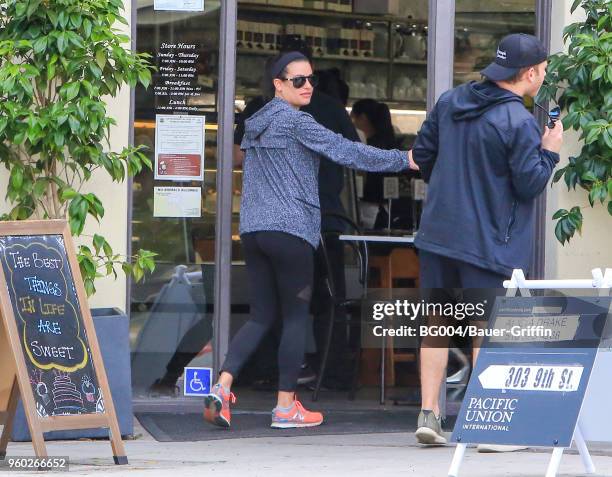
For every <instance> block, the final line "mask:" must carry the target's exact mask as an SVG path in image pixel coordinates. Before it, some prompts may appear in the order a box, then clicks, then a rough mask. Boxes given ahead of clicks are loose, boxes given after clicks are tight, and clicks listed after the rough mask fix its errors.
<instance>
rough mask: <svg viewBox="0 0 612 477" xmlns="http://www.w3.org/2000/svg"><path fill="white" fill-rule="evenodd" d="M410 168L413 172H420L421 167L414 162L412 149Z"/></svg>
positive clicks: (409, 161)
mask: <svg viewBox="0 0 612 477" xmlns="http://www.w3.org/2000/svg"><path fill="white" fill-rule="evenodd" d="M408 168H409V169H411V170H413V171H418V170H419V166H418V165H417V163H416V162H414V159H413V158H412V149H411V150H410V151H408Z"/></svg>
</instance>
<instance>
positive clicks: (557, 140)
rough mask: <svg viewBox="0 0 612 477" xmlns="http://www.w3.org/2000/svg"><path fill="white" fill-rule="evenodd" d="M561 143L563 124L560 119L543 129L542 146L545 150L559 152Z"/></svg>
mask: <svg viewBox="0 0 612 477" xmlns="http://www.w3.org/2000/svg"><path fill="white" fill-rule="evenodd" d="M562 145H563V124H562V123H561V121H557V122H556V123H555V127H554V128H552V129H549V128H548V127H546V128H545V130H544V135H543V136H542V148H543V149H546V150H547V151H552V152H556V153H557V154H559V153H560V152H561V146H562Z"/></svg>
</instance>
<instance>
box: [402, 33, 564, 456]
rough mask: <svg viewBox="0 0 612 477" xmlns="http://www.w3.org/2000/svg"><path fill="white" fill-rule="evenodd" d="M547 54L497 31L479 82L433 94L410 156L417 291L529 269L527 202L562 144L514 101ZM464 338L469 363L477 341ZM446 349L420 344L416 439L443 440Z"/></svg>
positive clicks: (469, 284) (525, 38)
mask: <svg viewBox="0 0 612 477" xmlns="http://www.w3.org/2000/svg"><path fill="white" fill-rule="evenodd" d="M547 56H548V55H547V51H546V48H545V47H544V45H543V44H542V43H541V42H540V41H539V40H538V39H537V38H536V37H534V36H532V35H527V34H511V35H508V36H506V37H504V38H503V39H502V40H501V42H500V43H499V46H498V48H497V52H496V56H495V60H494V61H493V62H492V63H491V64H490V65H489V66H487V67H486V68H485V69H484V70H483V71H482V72H481V74H482V76H483V77H484V80H483V81H481V82H470V83H468V84H464V85H461V86H458V87H456V88H454V89H452V90H450V91H447V92H446V93H444V94H442V96H441V97H440V99H439V100H438V102H437V103H436V104H435V106H434V108H433V110H432V111H431V112H430V114H429V115H428V117H427V119H426V121H425V122H424V123H423V125H422V127H421V130H420V131H419V134H418V136H417V139H416V142H415V144H414V147H413V150H412V155H413V159H414V161H415V162H416V164H417V165H418V166H419V168H420V172H421V174H422V176H423V179H424V180H425V181H426V182H427V183H428V185H429V186H428V191H427V200H426V202H425V205H424V209H423V214H422V218H421V224H420V228H419V233H418V235H417V237H416V240H415V246H416V247H417V248H418V249H419V261H420V283H421V288H422V289H423V292H424V293H425V294H427V290H429V292H430V293H431V292H432V291H433V290H434V289H435V290H436V292H435V293H436V294H443V293H444V292H443V290H449V289H464V293H465V291H466V290H465V289H486V290H487V292H486V293H492V294H493V295H495V294H496V293H497V290H498V289H501V288H503V281H504V280H505V279H508V278H509V277H510V275H511V273H512V270H513V269H515V268H520V269H522V270H525V271H528V269H529V265H530V260H531V255H532V243H533V237H534V227H535V206H536V199H537V198H538V196H539V195H540V194H541V193H542V191H544V189H545V187H546V184H547V183H548V181H549V179H550V177H551V174H552V172H553V170H554V168H555V166H556V165H557V163H558V162H559V151H560V149H561V145H562V142H563V126H562V124H561V122H560V121H559V122H557V123H556V124H554V127H546V128H545V129H544V132H543V134H542V131H541V129H540V127H539V125H538V123H537V121H536V119H535V117H534V116H533V115H532V114H531V112H530V111H528V110H527V109H526V108H525V106H524V103H523V97H524V96H528V97H530V98H535V96H536V95H537V93H538V90H539V89H540V87H541V86H542V84H543V81H544V76H545V73H546V66H547V61H546V59H547ZM549 126H550V125H549ZM440 299H442V298H440ZM463 299H464V300H466V299H467V298H465V297H464V298H463ZM429 319H430V323H431V324H438V323H440V320H441V318H437V319H436V317H429ZM447 320H448V319H447ZM446 324H448V322H446ZM472 344H473V347H474V353H473V357H474V361H475V359H476V357H477V354H478V346H479V342H478V341H476V340H475V341H473V343H472ZM447 347H448V339H446V340H444V339H441V338H431V337H426V338H424V339H423V341H422V345H421V393H422V410H421V412H420V414H419V417H418V429H417V431H416V438H417V440H418V442H420V443H421V444H437V445H439V444H444V443H446V438H445V437H444V435H443V433H442V429H441V423H440V414H441V413H440V407H439V404H438V397H439V393H440V388H441V384H442V381H443V379H444V378H445V369H446V366H447V361H448V349H447ZM483 450H485V449H483ZM486 450H515V449H514V448H508V447H504V448H503V449H502V448H499V449H486Z"/></svg>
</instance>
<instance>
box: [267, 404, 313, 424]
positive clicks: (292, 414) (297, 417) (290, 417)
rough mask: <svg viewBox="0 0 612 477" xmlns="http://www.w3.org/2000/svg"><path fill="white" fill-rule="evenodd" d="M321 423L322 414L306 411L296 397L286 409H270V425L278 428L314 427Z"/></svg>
mask: <svg viewBox="0 0 612 477" xmlns="http://www.w3.org/2000/svg"><path fill="white" fill-rule="evenodd" d="M322 423H323V414H321V413H320V412H312V411H308V410H306V409H305V408H304V406H302V403H301V402H300V401H298V400H297V399H296V400H295V401H293V405H292V406H291V408H289V410H288V411H281V410H279V409H278V408H274V409H273V410H272V426H271V427H275V428H278V429H289V428H293V427H315V426H320V425H321V424H322Z"/></svg>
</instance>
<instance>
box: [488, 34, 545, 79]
mask: <svg viewBox="0 0 612 477" xmlns="http://www.w3.org/2000/svg"><path fill="white" fill-rule="evenodd" d="M546 58H548V52H547V51H546V48H545V47H544V45H543V44H542V42H541V41H540V40H538V39H537V38H536V37H535V36H533V35H527V34H526V33H513V34H511V35H508V36H505V37H504V38H502V41H500V42H499V46H498V47H497V53H496V55H495V61H494V62H493V63H491V64H490V65H489V66H487V67H486V68H485V69H484V70H482V71H481V72H480V74H481V75H483V76H484V77H486V78H488V79H490V80H492V81H504V80H507V79H510V78H512V77H513V76H514V75H516V74H517V73H518V72H519V71H520V69H521V68H526V67H527V66H535V65H539V64H540V63H542V62H543V61H544V60H546Z"/></svg>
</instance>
